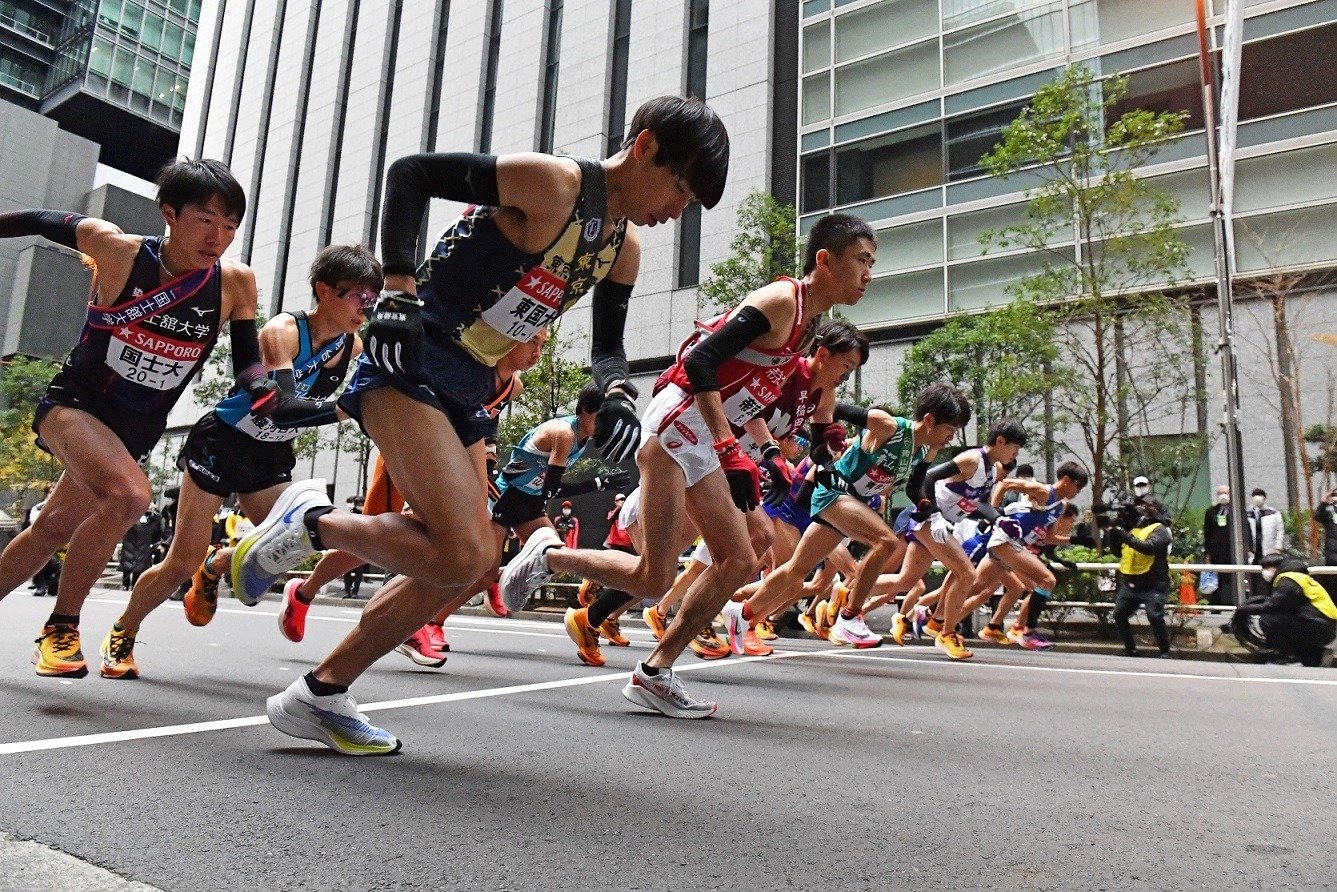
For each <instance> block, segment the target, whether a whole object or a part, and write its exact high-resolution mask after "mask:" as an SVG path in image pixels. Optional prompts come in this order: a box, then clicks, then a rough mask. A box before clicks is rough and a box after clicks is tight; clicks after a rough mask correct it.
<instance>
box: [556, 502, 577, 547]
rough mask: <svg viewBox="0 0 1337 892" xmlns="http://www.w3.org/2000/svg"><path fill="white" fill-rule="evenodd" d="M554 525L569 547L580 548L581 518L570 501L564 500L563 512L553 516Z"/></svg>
mask: <svg viewBox="0 0 1337 892" xmlns="http://www.w3.org/2000/svg"><path fill="white" fill-rule="evenodd" d="M552 525H553V526H554V527H555V528H556V529H557V535H559V536H561V537H562V541H563V542H565V543H566V547H567V548H578V547H579V546H578V545H577V543H578V542H579V541H580V518H579V517H576V516H575V514H574V513H573V508H572V505H571V503H570V502H562V513H561V514H559V515H557V516H556V517H555V518H553V521H552Z"/></svg>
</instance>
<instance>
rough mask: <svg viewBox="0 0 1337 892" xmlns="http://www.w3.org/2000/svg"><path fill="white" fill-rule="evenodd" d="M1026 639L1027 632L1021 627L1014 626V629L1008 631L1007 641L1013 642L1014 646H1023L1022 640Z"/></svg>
mask: <svg viewBox="0 0 1337 892" xmlns="http://www.w3.org/2000/svg"><path fill="white" fill-rule="evenodd" d="M1025 637H1026V630H1025V629H1023V628H1021V627H1019V626H1013V627H1012V628H1010V629H1008V630H1007V640H1008V641H1011V642H1012V643H1013V644H1021V642H1022V640H1023V639H1025ZM1023 646H1024V645H1023Z"/></svg>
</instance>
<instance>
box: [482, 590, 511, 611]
mask: <svg viewBox="0 0 1337 892" xmlns="http://www.w3.org/2000/svg"><path fill="white" fill-rule="evenodd" d="M483 603H484V604H486V605H487V609H488V612H489V613H491V614H492V615H493V616H498V617H501V618H502V619H505V618H506V617H508V616H510V615H511V611H510V610H508V609H506V602H505V601H503V600H502V599H501V586H500V585H498V584H497V583H495V582H494V583H492V584H491V585H489V586H488V587H487V594H486V595H485V596H484V597H483Z"/></svg>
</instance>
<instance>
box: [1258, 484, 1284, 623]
mask: <svg viewBox="0 0 1337 892" xmlns="http://www.w3.org/2000/svg"><path fill="white" fill-rule="evenodd" d="M1249 495H1250V498H1249V502H1250V505H1249V532H1250V536H1249V542H1250V545H1249V552H1250V554H1249V563H1251V564H1259V565H1261V564H1262V563H1263V558H1265V557H1267V556H1268V555H1273V554H1281V550H1282V548H1283V547H1285V545H1286V525H1285V523H1284V522H1283V518H1282V516H1281V512H1280V511H1278V510H1276V509H1275V508H1273V507H1271V506H1270V505H1268V504H1267V493H1266V492H1265V491H1263V490H1261V489H1255V490H1254V491H1253V492H1252V493H1250V494H1249ZM1249 592H1250V594H1251V595H1253V597H1255V598H1261V597H1266V595H1267V593H1268V584H1267V580H1265V579H1263V577H1262V575H1261V574H1254V575H1253V576H1252V577H1251V578H1250V579H1249Z"/></svg>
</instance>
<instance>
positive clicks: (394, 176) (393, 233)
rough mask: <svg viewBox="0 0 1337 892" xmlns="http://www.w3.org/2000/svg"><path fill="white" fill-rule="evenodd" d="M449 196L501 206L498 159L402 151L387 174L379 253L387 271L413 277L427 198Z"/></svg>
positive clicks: (452, 153)
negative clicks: (401, 154)
mask: <svg viewBox="0 0 1337 892" xmlns="http://www.w3.org/2000/svg"><path fill="white" fill-rule="evenodd" d="M433 198H448V199H450V200H452V201H466V202H468V203H470V204H483V205H489V206H494V207H495V206H496V205H499V204H501V196H500V194H499V193H498V189H497V159H496V157H495V156H493V155H479V154H475V153H473V152H450V153H448V154H423V155H406V156H405V157H403V158H400V159H399V160H398V161H396V162H395V163H394V164H391V165H390V169H389V170H388V171H386V174H385V207H384V209H383V212H382V214H381V255H382V261H383V267H384V269H385V273H386V275H395V274H399V275H409V276H411V275H413V273H414V272H416V271H417V268H418V233H419V232H420V231H421V229H422V225H423V224H422V218H423V214H425V213H426V212H427V202H428V201H429V200H430V199H433Z"/></svg>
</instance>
